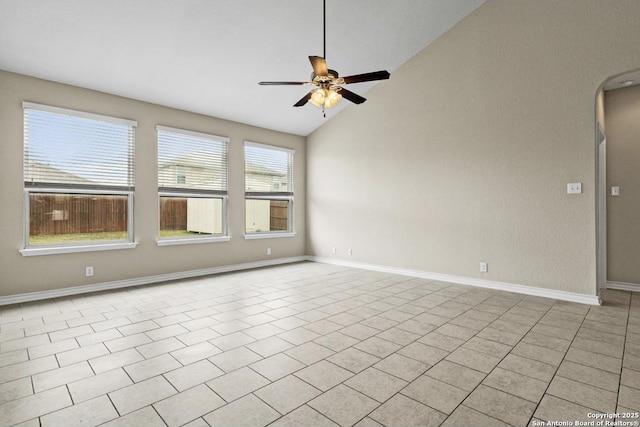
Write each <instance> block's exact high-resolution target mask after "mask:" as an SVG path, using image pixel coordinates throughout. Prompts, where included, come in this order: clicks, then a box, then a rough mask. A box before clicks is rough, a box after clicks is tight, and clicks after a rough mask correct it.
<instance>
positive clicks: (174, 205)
mask: <svg viewBox="0 0 640 427" xmlns="http://www.w3.org/2000/svg"><path fill="white" fill-rule="evenodd" d="M186 229H187V199H184V198H177V197H160V230H186Z"/></svg>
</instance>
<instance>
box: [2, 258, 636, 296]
mask: <svg viewBox="0 0 640 427" xmlns="http://www.w3.org/2000/svg"><path fill="white" fill-rule="evenodd" d="M300 261H313V262H320V263H324V264H334V265H342V266H345V267H353V268H359V269H363V270H371V271H380V272H384V273H390V274H399V275H402V276H410V277H417V278H421V279H429V280H439V281H442V282H450V283H459V284H461V285H468V286H477V287H481V288H489V289H496V290H501V291H507V292H516V293H519V294H525V295H534V296H539V297H545V298H553V299H558V300H563V301H572V302H577V303H581V304H590V305H600V304H601V301H600V298H599V297H598V296H596V295H585V294H577V293H573V292H565V291H557V290H553V289H543V288H535V287H531V286H523V285H516V284H512V283H503V282H493V281H489V280H483V279H474V278H470V277H462V276H453V275H449V274H440V273H431V272H428V271H421V270H409V269H404V268H395V267H387V266H381V265H375V264H366V263H359V262H352V261H344V260H339V259H333V258H324V257H316V256H296V257H289V258H277V259H269V260H263V261H256V262H248V263H242V264H232V265H225V266H220V267H211V268H203V269H198V270H189V271H180V272H176V273H167V274H158V275H155V276H146V277H139V278H135V279H125V280H117V281H113V282H104V283H96V284H93V285H84V286H74V287H70V288H62V289H52V290H50V291H41V292H30V293H25V294H18V295H9V296H4V297H0V306H3V305H9V304H19V303H23V302H29V301H39V300H45V299H50V298H59V297H65V296H69V295H78V294H84V293H89V292H98V291H105V290H111V289H119V288H126V287H132V286H140V285H148V284H152V283H160V282H166V281H171V280H179V279H188V278H191V277H198V276H206V275H210V274H220V273H229V272H232V271H241V270H250V269H253V268H260V267H269V266H273V265H281V264H290V263H294V262H300ZM607 288H609V289H622V290H640V285H634V284H633V283H616V282H607Z"/></svg>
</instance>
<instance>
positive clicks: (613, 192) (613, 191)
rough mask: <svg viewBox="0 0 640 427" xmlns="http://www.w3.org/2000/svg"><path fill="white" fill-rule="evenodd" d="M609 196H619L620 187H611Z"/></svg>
mask: <svg viewBox="0 0 640 427" xmlns="http://www.w3.org/2000/svg"><path fill="white" fill-rule="evenodd" d="M611 195H612V196H619V195H620V187H618V186H617V185H616V186H614V187H611Z"/></svg>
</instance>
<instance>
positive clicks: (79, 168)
mask: <svg viewBox="0 0 640 427" xmlns="http://www.w3.org/2000/svg"><path fill="white" fill-rule="evenodd" d="M23 108H24V181H25V187H55V188H74V187H77V188H87V189H104V188H105V187H114V188H116V189H118V190H123V189H125V190H128V191H133V186H134V166H133V160H134V130H133V129H134V127H135V126H136V125H137V123H136V122H135V121H130V120H125V119H118V118H114V117H108V116H101V115H96V114H90V113H84V112H79V111H73V110H67V109H63V108H57V107H49V106H45V105H39V104H32V103H27V102H25V103H23Z"/></svg>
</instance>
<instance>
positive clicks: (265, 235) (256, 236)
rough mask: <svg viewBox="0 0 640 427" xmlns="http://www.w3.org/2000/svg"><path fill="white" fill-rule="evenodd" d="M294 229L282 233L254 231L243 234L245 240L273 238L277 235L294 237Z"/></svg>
mask: <svg viewBox="0 0 640 427" xmlns="http://www.w3.org/2000/svg"><path fill="white" fill-rule="evenodd" d="M295 236H296V233H295V231H291V232H289V231H287V232H284V233H281V232H278V231H272V232H271V233H255V234H245V235H244V239H245V240H258V239H275V238H278V237H295Z"/></svg>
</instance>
